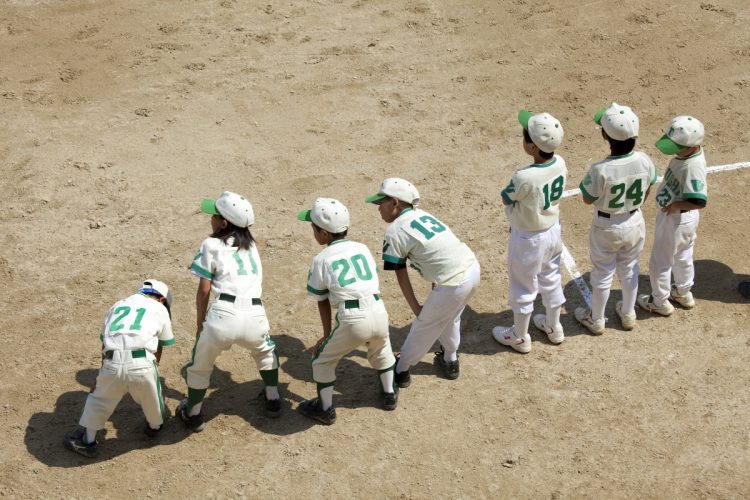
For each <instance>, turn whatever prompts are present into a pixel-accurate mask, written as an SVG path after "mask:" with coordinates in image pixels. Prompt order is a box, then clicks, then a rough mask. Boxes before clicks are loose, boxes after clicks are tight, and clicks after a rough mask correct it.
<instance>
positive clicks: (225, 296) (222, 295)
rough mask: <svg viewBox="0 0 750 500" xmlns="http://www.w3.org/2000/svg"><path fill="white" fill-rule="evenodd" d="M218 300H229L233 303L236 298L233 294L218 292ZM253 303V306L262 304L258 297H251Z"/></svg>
mask: <svg viewBox="0 0 750 500" xmlns="http://www.w3.org/2000/svg"><path fill="white" fill-rule="evenodd" d="M219 300H224V301H226V302H231V303H233V304H234V301H235V300H237V297H236V296H234V295H230V294H228V293H220V294H219ZM253 305H254V306H262V305H263V301H262V300H260V299H258V298H253Z"/></svg>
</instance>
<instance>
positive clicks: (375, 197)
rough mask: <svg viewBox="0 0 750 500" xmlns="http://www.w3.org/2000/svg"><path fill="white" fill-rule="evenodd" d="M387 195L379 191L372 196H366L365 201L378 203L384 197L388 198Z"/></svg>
mask: <svg viewBox="0 0 750 500" xmlns="http://www.w3.org/2000/svg"><path fill="white" fill-rule="evenodd" d="M387 197H388V195H385V194H383V193H377V194H374V195H372V196H368V197H367V198H365V203H377V202H379V201H380V200H382V199H383V198H387Z"/></svg>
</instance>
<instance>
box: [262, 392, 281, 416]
mask: <svg viewBox="0 0 750 500" xmlns="http://www.w3.org/2000/svg"><path fill="white" fill-rule="evenodd" d="M258 399H259V400H260V401H262V402H263V413H264V414H265V415H266V416H267V417H268V418H279V417H280V416H281V398H279V399H266V390H265V389H263V390H261V391H260V394H258Z"/></svg>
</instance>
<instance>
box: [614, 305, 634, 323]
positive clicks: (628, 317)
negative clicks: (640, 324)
mask: <svg viewBox="0 0 750 500" xmlns="http://www.w3.org/2000/svg"><path fill="white" fill-rule="evenodd" d="M615 312H616V313H617V315H618V316H619V317H620V323H622V328H623V329H625V330H632V329H633V328H635V312H633V313H632V314H623V313H622V301H621V300H618V301H617V304H615Z"/></svg>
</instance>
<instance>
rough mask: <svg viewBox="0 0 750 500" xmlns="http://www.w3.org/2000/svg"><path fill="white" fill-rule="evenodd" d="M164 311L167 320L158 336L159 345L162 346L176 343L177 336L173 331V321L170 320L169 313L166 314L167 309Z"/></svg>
mask: <svg viewBox="0 0 750 500" xmlns="http://www.w3.org/2000/svg"><path fill="white" fill-rule="evenodd" d="M164 312H165V316H166V321H165V322H164V326H163V327H162V329H161V331H160V332H159V335H158V336H157V338H158V339H159V345H160V346H167V345H174V343H175V338H174V333H172V322H171V321H170V320H169V314H166V309H165V311H164Z"/></svg>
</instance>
